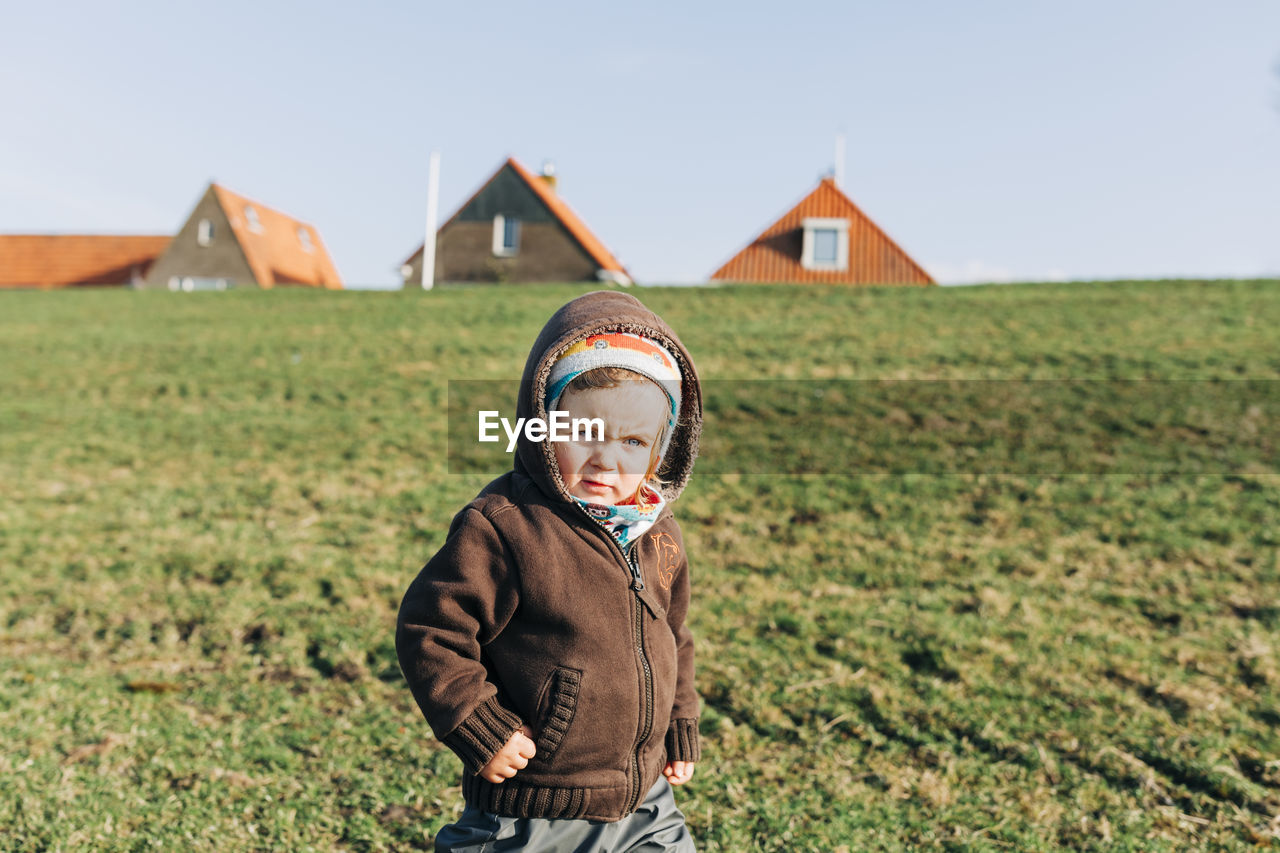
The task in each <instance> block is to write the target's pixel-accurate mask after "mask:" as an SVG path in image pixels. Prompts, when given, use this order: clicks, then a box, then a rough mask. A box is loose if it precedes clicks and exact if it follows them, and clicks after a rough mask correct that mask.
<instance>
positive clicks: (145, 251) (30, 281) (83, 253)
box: [0, 234, 172, 288]
mask: <svg viewBox="0 0 1280 853" xmlns="http://www.w3.org/2000/svg"><path fill="white" fill-rule="evenodd" d="M170 239H172V238H170V237H166V236H150V235H148V236H119V235H107V234H5V235H0V288H10V287H40V288H54V287H70V286H73V285H78V284H130V283H132V282H133V280H134V278H135V276H136V277H137V278H141V277H142V276H145V275H146V272H147V269H148V268H150V266H151V264H152V262H153V261H155V259H156V258H157V257H159V255H160V253H161V252H163V251H164V249H165V247H166V246H168V245H169V241H170Z"/></svg>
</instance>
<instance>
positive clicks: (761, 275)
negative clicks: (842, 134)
mask: <svg viewBox="0 0 1280 853" xmlns="http://www.w3.org/2000/svg"><path fill="white" fill-rule="evenodd" d="M711 279H712V281H732V282H788V283H797V284H798V283H808V282H827V283H831V284H936V282H935V281H934V280H933V278H932V277H931V276H930V275H929V274H928V273H927V272H925V271H924V269H923V268H922V267H921V266H920V265H919V264H917V263H916V262H915V261H913V260H912V259H911V257H910V256H909V255H908V254H907V253H906V252H904V251H903V250H902V248H901V247H900V246H899V245H898V244H897V243H895V242H894V241H893V240H891V239H890V238H889V236H888V235H886V234H885V233H884V232H883V231H881V230H880V227H879V226H878V225H876V224H875V223H874V222H872V221H871V220H870V219H869V218H868V217H867V215H866V214H865V213H863V212H862V211H861V210H860V209H859V208H858V206H857V205H856V204H854V203H853V202H852V201H850V200H849V197H848V196H846V195H845V194H844V193H843V192H842V191H841V190H840V188H839V186H837V185H836V182H835V179H834V178H830V177H826V178H823V179H822V180H821V181H820V182H819V183H818V186H817V188H816V189H814V191H813V192H811V193H809V194H808V195H807V196H805V197H804V199H803V200H801V202H800V203H799V204H797V205H796V206H795V207H793V208H791V210H789V211H787V212H786V213H785V214H783V216H782V218H781V219H779V220H778V221H777V222H775V223H773V224H772V225H770V226H769V227H768V228H766V229H765V230H764V232H763V233H761V234H760V236H759V237H757V238H755V239H754V240H752V241H751V243H750V245H748V246H747V247H746V248H745V249H743V250H742V251H741V252H738V254H736V255H734V256H733V257H732V258H730V259H729V260H728V262H726V263H725V264H724V266H722V267H720V269H718V270H716V271H715V272H714V273H712V274H711Z"/></svg>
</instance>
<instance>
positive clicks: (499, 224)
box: [493, 213, 523, 258]
mask: <svg viewBox="0 0 1280 853" xmlns="http://www.w3.org/2000/svg"><path fill="white" fill-rule="evenodd" d="M511 219H512V221H513V222H514V223H515V226H516V229H515V230H516V234H515V237H516V239H515V245H514V246H507V244H506V241H505V240H504V239H503V238H504V237H505V236H506V231H507V217H505V216H503V215H502V214H501V213H499V214H497V215H496V216H494V217H493V254H494V256H495V257H499V258H514V257H515V256H516V255H518V254H520V232H521V231H522V230H523V229H522V228H521V227H520V220H519V219H518V218H517V217H514V216H513V217H511Z"/></svg>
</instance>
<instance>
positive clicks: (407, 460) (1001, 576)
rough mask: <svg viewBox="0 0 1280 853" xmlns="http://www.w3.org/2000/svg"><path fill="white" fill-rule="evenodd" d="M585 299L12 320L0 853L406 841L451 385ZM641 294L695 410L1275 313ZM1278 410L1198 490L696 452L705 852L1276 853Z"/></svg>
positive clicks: (419, 766)
mask: <svg viewBox="0 0 1280 853" xmlns="http://www.w3.org/2000/svg"><path fill="white" fill-rule="evenodd" d="M578 292H580V291H579V290H577V289H574V288H570V287H559V286H557V287H539V288H527V289H524V288H515V287H512V288H509V289H502V290H501V291H499V290H497V289H475V290H448V291H440V292H436V293H426V294H424V293H421V292H409V293H393V294H375V293H314V292H303V291H290V292H283V291H281V292H262V293H258V292H231V293H225V294H207V295H206V294H196V295H172V294H167V293H131V292H121V291H114V292H113V291H94V292H57V293H15V294H4V295H3V298H2V299H0V308H2V309H3V310H0V364H3V368H2V369H0V483H2V484H3V492H2V493H0V561H2V562H0V656H2V660H3V663H4V666H3V669H2V670H0V682H2V687H0V739H2V741H3V744H4V747H3V749H0V848H4V849H15V850H17V849H22V850H27V849H49V850H57V849H63V850H72V849H83V848H92V849H108V850H115V849H119V850H135V849H137V850H142V849H151V848H153V847H154V848H157V849H174V848H178V849H188V850H192V851H196V850H224V849H264V850H266V849H321V850H327V849H362V850H363V849H369V850H377V849H405V848H413V847H428V848H429V839H430V837H431V836H432V835H433V833H434V832H435V831H437V830H438V829H439V827H440V826H442V825H443V824H445V823H447V822H449V821H450V820H452V819H453V817H454V816H455V815H456V814H457V812H458V811H459V809H460V806H461V801H460V795H459V793H458V791H457V782H458V778H459V763H458V761H457V760H456V759H455V758H454V757H453V756H452V754H451V753H449V752H448V751H447V750H445V749H443V748H442V747H441V746H440V745H439V744H438V743H436V742H435V740H434V739H433V738H432V736H431V733H430V730H429V729H428V728H427V726H426V724H425V723H424V722H423V721H422V719H421V717H420V715H419V713H418V711H417V709H416V708H415V707H414V706H413V703H412V700H411V699H410V697H409V694H408V691H407V689H406V688H405V687H404V685H403V682H402V680H401V677H400V674H399V670H398V667H397V665H396V661H395V655H394V648H393V636H392V632H393V627H394V621H395V613H396V609H397V607H398V605H399V601H400V596H401V594H402V593H403V591H404V588H405V587H406V585H407V584H408V582H409V581H410V579H411V578H412V576H413V575H414V574H415V573H416V571H417V569H418V568H419V567H420V565H421V564H422V563H423V562H424V561H425V560H426V559H427V558H428V557H429V556H430V555H431V554H432V553H434V550H435V549H436V548H437V547H438V546H439V545H440V543H441V541H442V538H443V535H444V531H445V527H446V525H447V523H448V520H449V518H450V517H451V515H452V514H453V512H455V511H456V510H457V508H458V507H459V506H461V505H462V504H463V503H464V502H465V501H467V500H468V499H470V497H471V496H472V495H473V494H474V493H475V491H476V490H477V489H478V488H479V487H480V486H481V485H482V484H483V483H484V482H485V481H486V480H487V479H488V477H489V475H490V474H491V473H492V474H496V473H499V472H498V471H492V472H485V471H473V472H470V473H466V474H460V473H449V471H450V466H449V464H448V463H449V459H448V458H447V454H446V441H445V435H446V431H447V429H446V428H447V422H446V417H445V402H446V397H447V382H448V380H451V379H509V378H511V377H514V376H518V375H519V371H520V368H521V366H522V365H523V361H524V358H525V355H526V353H527V349H528V346H529V345H530V343H531V342H532V340H533V337H534V335H535V334H536V332H537V330H538V328H540V326H541V324H542V322H543V321H544V320H545V318H546V317H547V316H548V315H549V314H550V312H551V311H552V310H553V309H554V308H555V307H557V306H558V305H560V304H561V303H563V302H564V301H565V300H567V299H568V298H570V297H571V296H573V295H575V294H576V293H578ZM635 292H636V293H637V295H639V296H640V297H641V298H642V299H643V300H644V301H645V302H646V304H648V305H649V306H650V307H652V308H653V309H655V310H656V311H658V312H659V313H660V314H662V315H663V316H664V317H665V318H666V319H667V320H668V321H669V322H670V323H671V324H672V326H673V327H675V328H676V329H677V330H678V331H679V332H680V333H681V336H682V338H683V339H684V341H685V343H686V344H687V346H688V348H689V349H690V350H691V351H692V352H693V354H694V356H695V358H696V359H697V361H698V364H699V367H700V369H701V371H702V373H703V376H704V378H705V379H708V380H748V379H763V378H771V379H779V378H785V379H805V380H823V381H828V380H845V379H934V380H961V379H1015V380H1048V379H1064V378H1069V379H1091V380H1118V379H1123V380H1136V379H1145V380H1150V379H1165V380H1206V381H1207V382H1218V383H1224V382H1227V381H1228V380H1239V379H1251V380H1276V379H1280V347H1277V346H1276V344H1275V341H1276V333H1275V330H1276V328H1280V282H1274V281H1257V282H1141V283H1135V282H1129V283H1105V284H1104V283H1099V284H1063V285H1035V286H1017V287H979V288H961V289H938V288H933V289H892V288H887V289H866V290H857V289H835V288H832V289H827V288H793V287H742V288H724V289H715V290H705V291H702V290H688V289H662V290H658V289H655V290H638V291H635ZM1206 387H1208V385H1206ZM1230 387H1236V386H1230ZM1264 387H1265V386H1264ZM740 402H742V401H740ZM746 402H749V401H746ZM1275 403H1276V401H1275V399H1274V398H1272V399H1265V398H1264V399H1260V400H1259V405H1260V406H1261V408H1260V412H1261V414H1257V415H1256V417H1255V420H1256V421H1257V422H1258V424H1259V427H1258V429H1254V428H1252V427H1250V428H1249V429H1242V428H1239V422H1238V421H1232V422H1231V425H1232V426H1233V428H1237V432H1235V433H1230V434H1224V435H1228V438H1230V441H1229V442H1228V443H1229V444H1230V446H1231V448H1232V449H1233V450H1232V453H1230V454H1225V455H1218V456H1214V457H1212V458H1211V459H1210V461H1209V463H1208V464H1206V465H1204V466H1201V467H1197V468H1192V469H1190V470H1194V471H1197V472H1199V473H1195V474H1190V473H1179V472H1177V471H1170V470H1166V469H1159V470H1157V469H1154V468H1153V469H1152V471H1151V472H1143V471H1142V470H1136V471H1135V470H1129V471H1128V472H1126V473H1124V474H1107V475H1084V474H1078V473H1070V472H1069V471H1057V472H1052V473H1044V474H1036V473H1028V472H1034V471H1036V470H1039V469H1037V468H1036V467H1035V466H1034V465H1032V466H1023V467H1022V468H1020V469H1017V470H1019V471H1020V473H1000V474H992V473H982V472H980V471H979V470H976V469H975V470H960V472H959V473H953V474H947V475H925V474H913V473H907V474H901V475H885V474H882V473H877V472H875V471H867V470H860V469H859V467H858V466H856V465H846V464H838V465H833V466H832V468H833V470H830V471H828V472H827V473H825V474H813V473H810V474H797V475H791V476H780V475H772V476H764V475H759V476H748V475H741V474H735V473H732V468H731V467H728V466H725V465H723V464H719V465H717V464H716V460H714V459H708V460H707V465H706V467H707V469H708V470H714V471H717V472H718V473H715V474H705V473H704V474H701V475H700V474H699V473H698V472H697V471H695V476H694V479H693V481H692V483H691V485H690V487H689V489H688V491H686V493H685V496H684V497H683V498H682V499H681V500H680V501H679V503H678V504H677V512H678V514H679V516H680V518H681V520H682V524H683V526H684V529H685V537H686V542H687V544H688V547H689V549H690V553H691V555H692V558H693V565H694V582H695V601H694V606H693V610H692V613H691V617H690V618H691V621H692V626H693V628H694V631H695V635H696V637H697V640H698V643H699V652H698V655H699V657H698V663H699V674H698V684H699V688H700V690H701V692H702V695H703V697H704V704H705V707H704V716H703V723H702V733H703V738H704V753H703V755H704V758H703V761H702V763H701V764H700V765H699V767H698V771H697V774H696V776H695V777H694V780H693V782H691V783H690V784H689V785H688V786H686V787H685V789H683V790H682V791H681V792H679V794H678V799H679V802H680V804H681V806H682V808H683V809H684V810H685V812H686V814H687V815H688V819H689V823H690V825H691V827H692V829H693V832H694V834H695V837H696V838H697V839H698V841H699V844H700V849H703V850H709V851H711V850H735V851H736V850H757V849H758V850H810V849H812V850H842V849H843V850H851V851H853V850H880V849H884V850H896V849H905V848H928V847H940V848H943V849H955V850H962V849H963V850H970V849H972V850H985V849H992V850H996V849H1020V850H1021V849H1031V850H1037V849H1042V850H1052V849H1062V848H1073V849H1093V850H1180V849H1228V850H1232V849H1254V848H1256V847H1258V846H1261V847H1264V848H1265V847H1270V848H1275V847H1276V846H1280V735H1278V734H1277V732H1280V711H1278V710H1277V709H1280V662H1278V658H1277V654H1278V650H1280V603H1278V602H1280V561H1278V557H1277V553H1278V552H1280V548H1278V547H1277V545H1278V544H1280V543H1278V539H1280V534H1277V532H1276V531H1277V530H1280V476H1277V474H1276V471H1277V468H1276V447H1275V444H1274V441H1273V439H1274V435H1275V425H1276V408H1275ZM731 414H732V413H731V412H730V411H728V410H727V409H725V410H718V411H716V412H709V416H708V430H709V431H710V430H713V429H714V428H715V417H721V418H727V417H729V416H730V415H731ZM910 414H911V415H912V416H917V415H919V413H915V412H913V413H910ZM944 414H947V413H944ZM950 414H952V415H954V413H950ZM1215 414H1216V413H1215V412H1209V413H1208V415H1207V416H1204V413H1201V416H1202V417H1203V420H1204V425H1203V426H1204V429H1203V430H1202V431H1201V433H1196V434H1204V435H1211V436H1212V435H1217V434H1218V433H1215V432H1214V430H1216V429H1218V428H1219V427H1218V426H1217V424H1218V423H1220V422H1222V421H1225V420H1227V419H1226V418H1223V417H1215ZM1255 414H1256V413H1255ZM1233 417H1234V415H1233ZM916 420H917V421H918V420H919V417H916ZM953 420H954V417H953ZM1122 426H1123V424H1122ZM1157 426H1159V425H1157ZM1175 426H1177V428H1178V429H1184V428H1186V425H1185V424H1183V425H1175ZM1192 426H1194V425H1192ZM1002 428H1003V427H1002ZM1126 429H1127V427H1126ZM1259 430H1260V431H1259ZM1187 434H1188V435H1190V434H1191V433H1187ZM1161 435H1162V436H1164V438H1165V439H1167V438H1168V437H1169V435H1174V433H1169V434H1168V435H1166V434H1164V433H1161ZM1231 436H1234V438H1231ZM1259 436H1260V437H1259ZM810 438H812V436H810ZM708 439H711V436H710V435H709V436H708ZM744 440H745V439H744ZM708 446H713V444H712V443H711V442H710V441H709V444H708ZM722 447H723V442H722ZM729 450H732V448H729ZM761 452H764V451H761ZM841 458H842V459H847V457H841ZM820 461H821V460H819V462H820ZM459 467H460V466H455V469H459ZM462 467H465V466H462ZM1015 468H1016V466H1015ZM806 470H813V469H812V468H809V469H806Z"/></svg>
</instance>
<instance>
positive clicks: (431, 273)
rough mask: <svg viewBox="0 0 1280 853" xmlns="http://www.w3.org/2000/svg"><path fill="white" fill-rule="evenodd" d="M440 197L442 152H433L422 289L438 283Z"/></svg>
mask: <svg viewBox="0 0 1280 853" xmlns="http://www.w3.org/2000/svg"><path fill="white" fill-rule="evenodd" d="M439 199H440V152H439V151H432V152H431V165H430V167H429V168H428V170H427V234H426V237H425V239H423V241H422V289H423V290H430V289H431V288H433V287H435V284H436V214H437V210H438V207H439V205H438V204H437V202H438V201H439Z"/></svg>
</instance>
